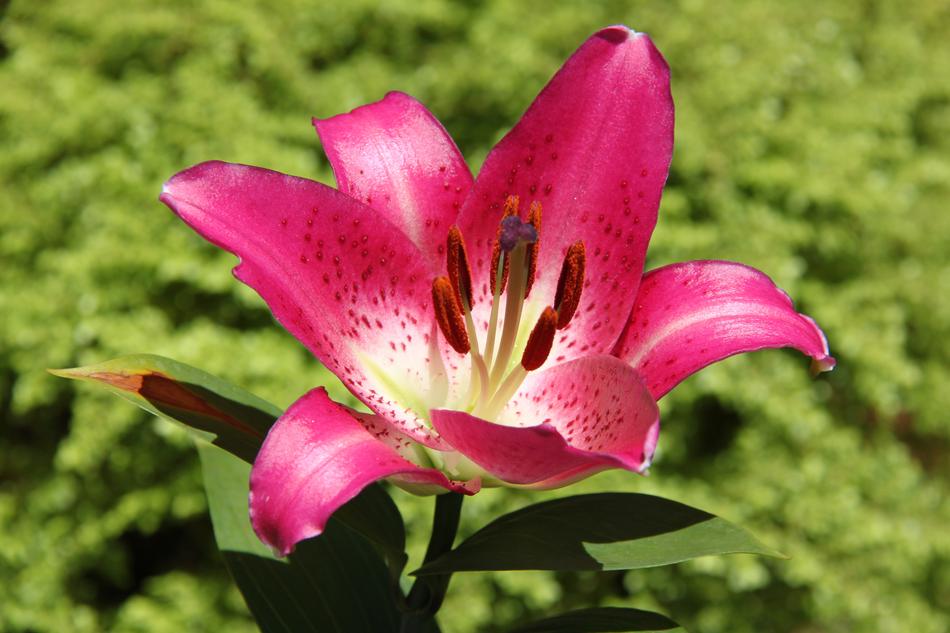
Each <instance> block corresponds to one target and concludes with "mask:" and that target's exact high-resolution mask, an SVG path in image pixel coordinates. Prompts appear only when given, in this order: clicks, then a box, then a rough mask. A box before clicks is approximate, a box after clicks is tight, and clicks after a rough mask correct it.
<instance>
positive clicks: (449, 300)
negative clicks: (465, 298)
mask: <svg viewBox="0 0 950 633" xmlns="http://www.w3.org/2000/svg"><path fill="white" fill-rule="evenodd" d="M432 307H433V308H434V309H435V320H436V322H437V323H438V324H439V329H440V330H442V335H443V336H445V340H447V341H448V342H449V345H451V346H452V349H454V350H455V351H456V352H458V353H459V354H467V353H468V351H469V350H470V349H471V344H470V343H469V340H468V332H467V331H466V330H465V318H464V317H463V316H462V308H461V306H460V305H459V303H458V301H457V300H456V298H455V290H454V289H453V288H452V284H451V282H449V278H448V277H436V278H435V281H433V282H432Z"/></svg>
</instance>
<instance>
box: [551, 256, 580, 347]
mask: <svg viewBox="0 0 950 633" xmlns="http://www.w3.org/2000/svg"><path fill="white" fill-rule="evenodd" d="M586 264H587V252H586V250H585V249H584V242H575V243H574V244H572V245H571V247H570V248H569V249H567V254H566V255H565V256H564V263H563V264H561V276H560V277H558V280H557V292H556V293H555V295H554V309H555V310H557V315H558V318H557V329H559V330H561V329H563V328H565V327H567V324H568V323H570V322H571V319H572V318H573V317H574V313H575V312H576V311H577V306H578V305H579V304H580V302H581V291H582V290H583V289H584V268H585V266H586Z"/></svg>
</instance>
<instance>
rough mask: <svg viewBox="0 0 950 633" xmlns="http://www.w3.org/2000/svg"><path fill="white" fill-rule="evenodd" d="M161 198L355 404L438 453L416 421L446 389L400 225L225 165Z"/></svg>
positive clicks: (294, 182) (330, 196)
mask: <svg viewBox="0 0 950 633" xmlns="http://www.w3.org/2000/svg"><path fill="white" fill-rule="evenodd" d="M161 200H162V202H164V203H165V204H167V205H168V206H169V207H170V208H171V209H172V210H173V211H175V213H177V214H178V215H179V216H180V217H181V218H182V219H183V220H184V221H185V222H187V223H188V224H189V225H191V226H192V228H194V229H195V230H196V231H198V232H199V233H200V234H201V235H203V236H204V237H205V238H207V239H208V240H210V241H211V242H213V243H215V244H217V245H218V246H221V247H222V248H224V249H226V250H228V251H230V252H232V253H234V254H235V255H237V256H238V257H240V259H241V263H240V265H239V266H238V267H237V268H235V270H234V274H235V276H237V278H238V279H240V280H241V281H243V282H244V283H246V284H248V285H249V286H251V287H252V288H254V289H255V290H257V292H258V293H260V295H261V296H262V297H263V298H264V300H265V301H266V302H267V305H268V307H269V308H270V309H271V312H273V314H274V316H275V317H276V318H277V320H278V321H280V323H281V324H282V325H283V326H284V327H285V328H287V330H288V331H290V333H291V334H293V335H294V336H296V337H297V338H298V339H299V340H300V341H301V342H303V343H304V344H305V345H306V346H307V347H308V348H309V349H310V350H311V351H312V352H313V353H314V354H315V355H316V356H317V358H319V359H320V360H321V362H323V363H324V364H325V365H326V366H327V367H328V368H329V369H330V370H331V371H332V372H333V373H335V374H336V375H337V376H339V378H340V379H341V380H342V381H343V383H344V384H345V385H346V386H347V388H349V389H350V391H352V392H353V394H355V395H356V396H357V397H358V398H359V399H360V400H362V401H363V402H364V403H365V404H366V405H367V406H369V407H370V408H371V409H372V410H373V411H375V412H376V413H378V414H379V415H381V416H383V417H386V418H387V419H389V420H392V421H393V422H394V423H396V424H398V425H399V427H400V429H401V430H402V431H403V432H405V433H406V434H408V435H410V436H411V437H413V438H414V439H416V440H417V441H419V442H422V443H424V444H427V445H429V446H433V447H437V448H438V447H442V446H443V444H442V443H441V442H440V441H439V439H438V437H437V436H436V435H435V434H434V433H432V432H431V431H430V430H429V428H428V425H427V424H426V423H425V422H424V420H423V418H424V417H425V416H426V414H427V412H428V409H429V408H430V407H431V406H432V404H431V403H430V402H429V401H428V400H427V398H428V397H429V396H430V394H433V393H437V392H438V386H439V384H440V381H443V382H444V375H443V373H442V372H443V368H442V361H441V358H440V356H439V352H438V350H437V349H436V345H435V342H434V341H432V340H431V339H432V337H433V336H434V335H435V334H436V330H435V328H436V324H435V319H434V318H433V310H432V306H431V300H432V298H431V283H432V277H431V274H430V272H429V268H428V266H427V265H426V263H425V261H424V260H423V258H422V256H421V255H420V254H419V251H418V250H417V249H416V247H415V245H414V244H413V243H412V242H411V241H410V240H409V238H408V237H406V236H405V234H403V232H402V231H401V230H399V228H398V227H396V226H395V225H393V224H392V223H391V222H389V221H388V220H387V219H386V218H384V217H381V216H380V214H379V213H378V212H377V211H375V210H373V209H372V208H370V207H368V206H366V205H365V204H362V203H360V202H357V201H356V200H354V199H353V198H350V197H349V196H346V195H344V194H342V193H340V192H338V191H336V190H335V189H331V188H330V187H327V186H325V185H322V184H320V183H316V182H313V181H310V180H306V179H304V178H297V177H294V176H288V175H285V174H280V173H277V172H274V171H270V170H267V169H260V168H257V167H248V166H245V165H235V164H229V163H221V162H210V163H202V164H201V165H197V166H195V167H192V168H191V169H187V170H185V171H183V172H181V173H179V174H177V175H176V176H174V177H173V178H172V179H171V180H169V181H168V182H167V183H166V184H165V187H164V190H163V193H162V196H161ZM442 239H444V236H443V238H442Z"/></svg>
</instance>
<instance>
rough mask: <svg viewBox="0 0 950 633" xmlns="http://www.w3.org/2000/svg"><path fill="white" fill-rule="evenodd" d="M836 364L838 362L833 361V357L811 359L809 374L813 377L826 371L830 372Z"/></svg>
mask: <svg viewBox="0 0 950 633" xmlns="http://www.w3.org/2000/svg"><path fill="white" fill-rule="evenodd" d="M837 364H838V361H837V360H835V357H834V356H823V357H821V358H813V359H812V360H811V373H812V375H813V376H817V375H818V374H821V373H824V372H826V371H831V370H832V369H834V368H835V366H836V365H837Z"/></svg>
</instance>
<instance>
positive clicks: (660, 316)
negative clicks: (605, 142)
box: [617, 261, 835, 399]
mask: <svg viewBox="0 0 950 633" xmlns="http://www.w3.org/2000/svg"><path fill="white" fill-rule="evenodd" d="M770 347H794V348H795V349H797V350H799V351H800V352H802V353H803V354H807V355H808V356H811V357H812V358H813V359H814V360H815V364H816V366H817V367H819V368H821V369H825V370H827V369H831V368H833V367H834V363H835V360H834V358H832V357H831V356H829V355H828V342H827V340H826V339H825V335H824V333H822V331H821V330H820V329H819V328H818V326H817V325H816V324H815V322H814V321H813V320H812V319H810V318H809V317H807V316H805V315H803V314H799V313H797V312H795V307H794V306H793V305H792V301H791V299H789V298H788V295H786V294H785V293H784V292H783V291H782V290H781V289H780V288H778V287H777V286H776V285H775V284H774V283H773V282H772V280H771V279H769V278H768V277H767V276H766V275H765V274H763V273H761V272H759V271H758V270H755V269H754V268H750V267H748V266H744V265H742V264H737V263H734V262H723V261H695V262H683V263H679V264H672V265H670V266H664V267H663V268H658V269H656V270H652V271H650V272H648V273H647V274H646V275H644V277H643V283H642V284H640V292H639V294H638V295H637V301H636V305H635V306H634V310H633V314H632V316H631V319H630V326H629V327H628V329H627V331H626V332H625V333H624V336H623V338H622V339H621V341H620V343H619V345H618V347H617V355H618V356H619V357H620V358H621V359H623V360H625V361H627V362H629V363H630V364H631V365H632V366H633V367H635V368H636V370H637V371H638V372H639V373H640V375H641V376H642V377H643V380H644V382H646V384H647V386H648V387H649V389H650V391H651V393H653V397H654V398H657V399H659V398H660V397H661V396H663V395H664V394H665V393H666V392H668V391H669V390H670V389H672V388H673V387H674V386H676V385H677V384H678V383H679V382H680V381H681V380H683V379H684V378H686V377H687V376H689V375H690V374H692V373H694V372H696V371H699V370H700V369H702V368H703V367H705V366H706V365H709V364H710V363H713V362H715V361H717V360H721V359H723V358H726V357H727V356H732V355H733V354H738V353H740V352H750V351H753V350H757V349H763V348H770Z"/></svg>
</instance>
